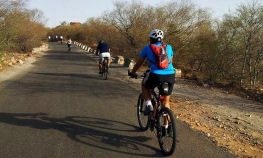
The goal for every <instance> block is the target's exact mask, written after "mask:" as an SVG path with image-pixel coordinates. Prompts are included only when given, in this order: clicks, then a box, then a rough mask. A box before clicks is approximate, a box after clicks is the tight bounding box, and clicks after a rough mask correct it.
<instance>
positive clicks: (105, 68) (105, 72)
mask: <svg viewBox="0 0 263 158" xmlns="http://www.w3.org/2000/svg"><path fill="white" fill-rule="evenodd" d="M108 70H109V66H108V57H103V61H102V73H101V77H103V79H104V80H107V78H108Z"/></svg>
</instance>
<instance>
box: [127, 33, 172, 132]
mask: <svg viewBox="0 0 263 158" xmlns="http://www.w3.org/2000/svg"><path fill="white" fill-rule="evenodd" d="M163 37H164V34H163V31H162V30H158V29H154V30H152V31H151V32H150V34H149V38H150V44H154V45H155V46H161V45H162V39H163ZM166 51H167V55H168V61H169V65H168V67H167V68H165V69H161V68H159V67H158V66H157V65H156V63H153V62H152V61H156V58H155V55H154V52H153V51H152V49H151V48H150V45H146V46H145V47H144V48H143V49H142V51H141V53H140V54H139V58H138V59H137V62H136V64H135V65H134V67H133V69H132V70H131V72H130V73H129V75H130V76H134V75H136V74H135V73H136V71H137V70H138V69H139V68H140V67H141V65H142V64H143V63H144V60H145V59H146V58H147V59H148V62H149V63H150V72H149V73H147V75H146V77H145V78H144V80H143V82H142V94H143V97H144V99H145V102H146V107H145V111H144V114H145V115H148V114H149V113H150V112H151V111H153V105H152V102H151V92H150V89H153V88H155V87H157V86H158V85H159V84H160V83H163V82H167V83H168V93H167V94H161V95H163V96H164V101H163V105H164V106H165V107H167V108H170V95H171V93H172V90H173V86H174V83H175V70H174V67H173V65H172V60H173V55H174V52H173V50H172V46H171V45H168V44H166ZM167 127H168V125H167ZM167 127H166V128H167Z"/></svg>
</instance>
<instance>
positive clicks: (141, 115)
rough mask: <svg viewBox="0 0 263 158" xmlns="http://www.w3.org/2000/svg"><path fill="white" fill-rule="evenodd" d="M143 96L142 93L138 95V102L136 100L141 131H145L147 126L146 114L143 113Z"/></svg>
mask: <svg viewBox="0 0 263 158" xmlns="http://www.w3.org/2000/svg"><path fill="white" fill-rule="evenodd" d="M145 106H146V105H145V104H144V98H143V96H142V93H141V94H140V95H139V98H138V102H137V118H138V122H139V126H140V129H141V130H142V131H146V130H147V129H148V127H149V119H148V115H144V108H145Z"/></svg>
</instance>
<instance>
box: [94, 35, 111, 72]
mask: <svg viewBox="0 0 263 158" xmlns="http://www.w3.org/2000/svg"><path fill="white" fill-rule="evenodd" d="M98 54H99V74H101V73H102V61H103V58H104V57H108V67H109V66H110V58H111V56H110V46H109V45H108V44H107V43H105V42H104V41H103V40H100V41H99V44H98V46H97V55H98Z"/></svg>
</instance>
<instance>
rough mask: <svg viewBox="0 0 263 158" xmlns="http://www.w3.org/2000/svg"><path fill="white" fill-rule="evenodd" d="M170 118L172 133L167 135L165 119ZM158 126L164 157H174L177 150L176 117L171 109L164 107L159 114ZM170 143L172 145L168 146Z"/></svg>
mask: <svg viewBox="0 0 263 158" xmlns="http://www.w3.org/2000/svg"><path fill="white" fill-rule="evenodd" d="M165 117H166V118H168V125H169V127H168V128H169V129H170V132H169V134H167V133H166V132H164V126H163V124H164V118H165ZM157 121H158V125H157V131H158V134H157V137H158V143H159V146H160V148H161V150H162V152H163V154H164V155H166V156H169V155H172V154H173V153H174V151H175V148H176V141H177V140H176V125H175V116H174V114H173V112H172V110H171V109H168V108H166V107H162V109H161V110H160V111H159V114H158V119H157ZM168 143H170V145H168Z"/></svg>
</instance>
